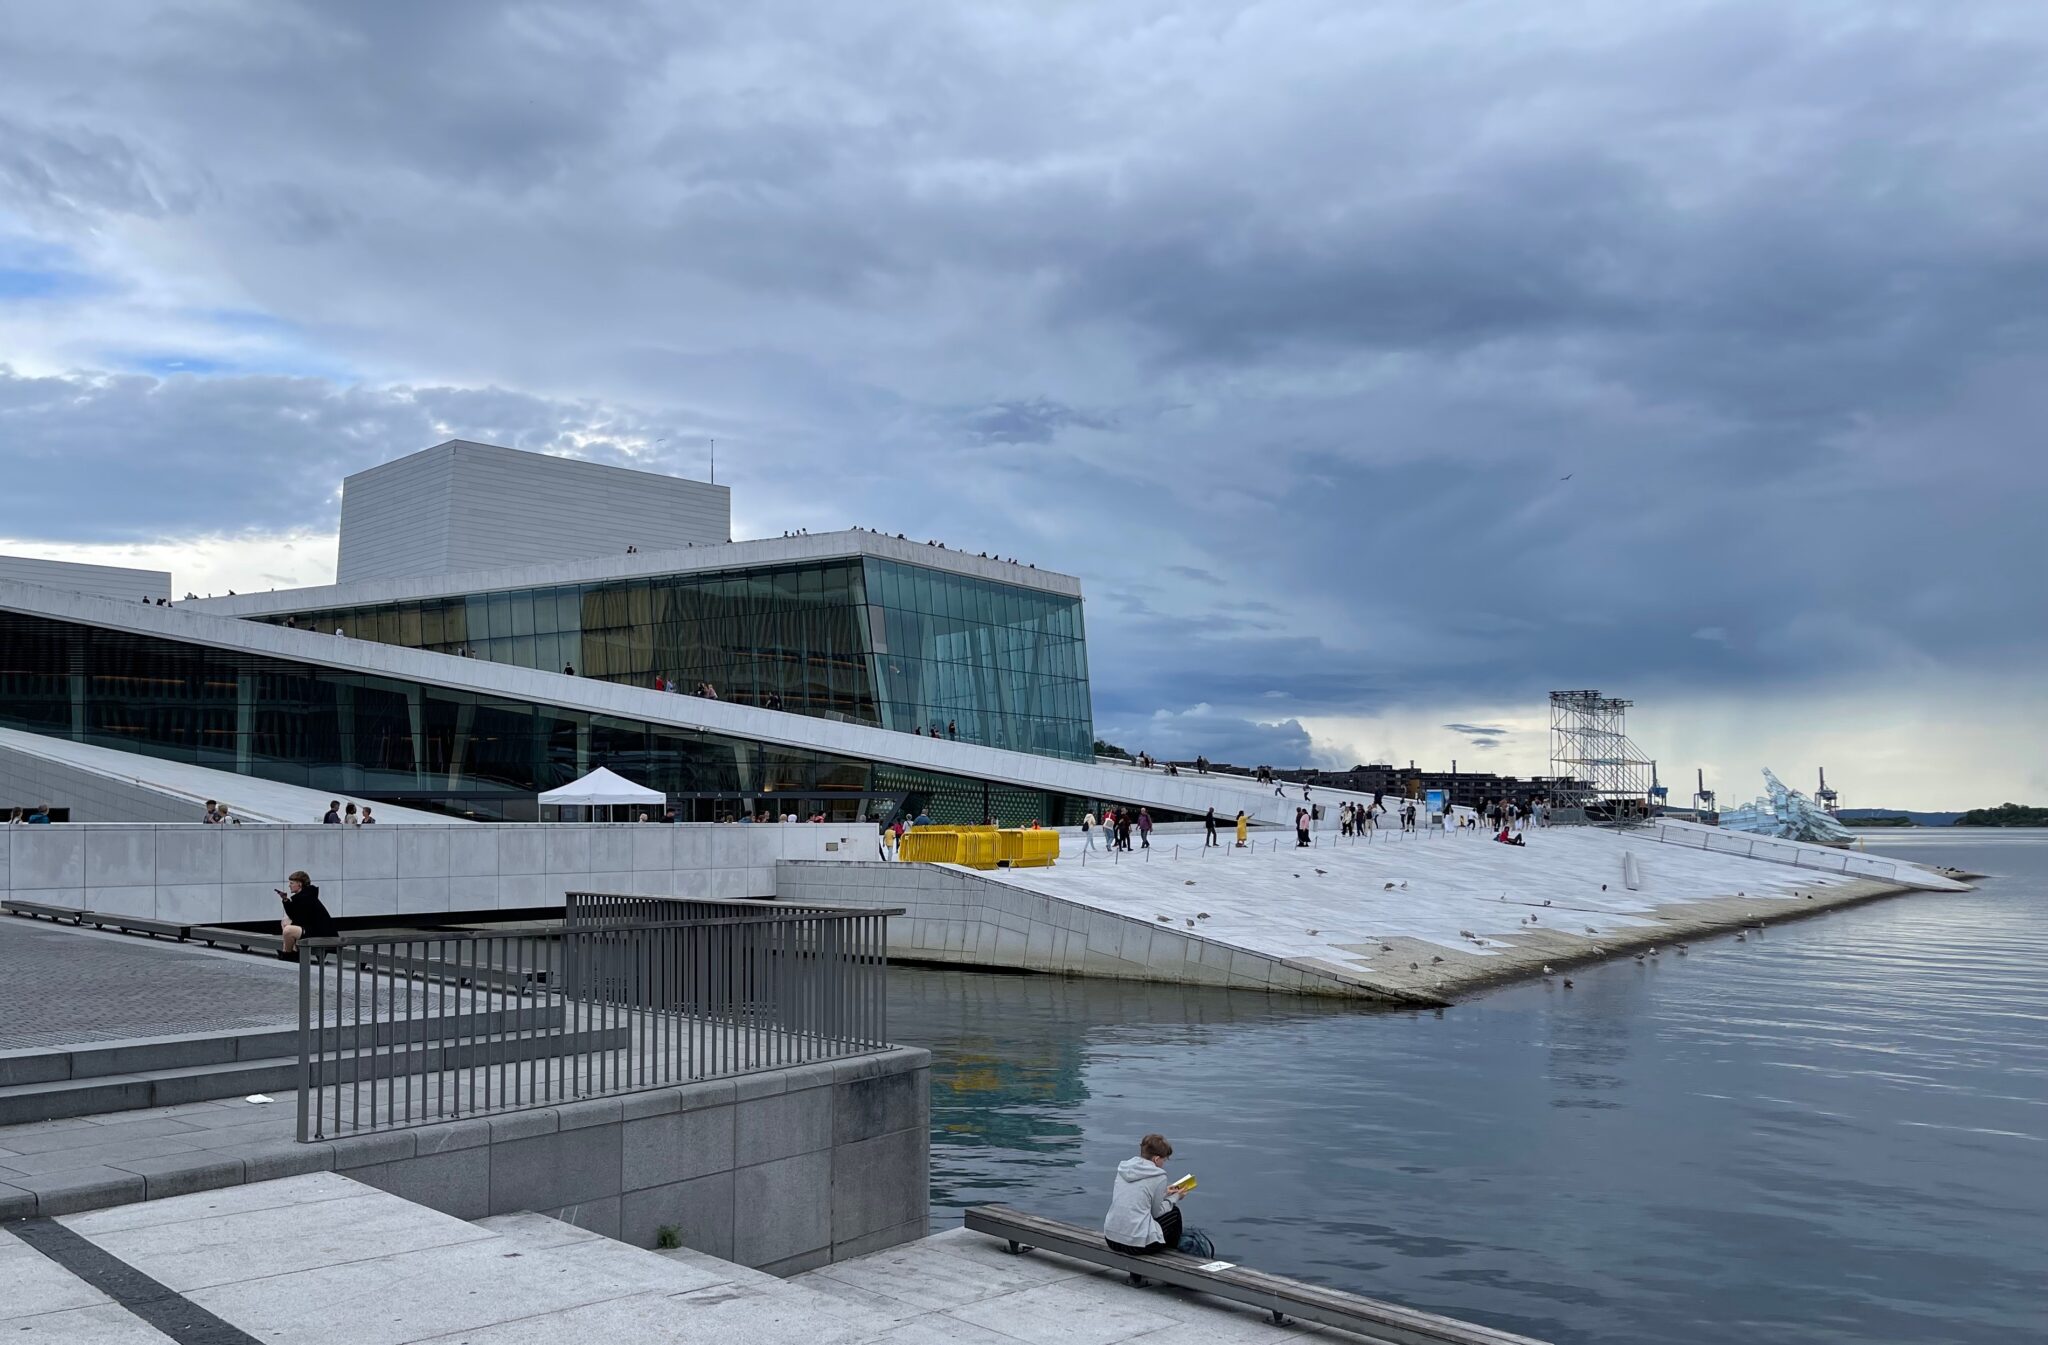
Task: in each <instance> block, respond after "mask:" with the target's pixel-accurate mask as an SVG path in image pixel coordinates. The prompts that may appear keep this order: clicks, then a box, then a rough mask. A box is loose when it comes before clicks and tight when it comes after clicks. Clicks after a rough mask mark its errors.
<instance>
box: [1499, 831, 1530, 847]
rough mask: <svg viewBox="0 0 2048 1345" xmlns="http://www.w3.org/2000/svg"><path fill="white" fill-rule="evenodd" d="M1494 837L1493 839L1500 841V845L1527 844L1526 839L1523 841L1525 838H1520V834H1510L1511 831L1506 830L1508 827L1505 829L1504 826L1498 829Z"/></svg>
mask: <svg viewBox="0 0 2048 1345" xmlns="http://www.w3.org/2000/svg"><path fill="white" fill-rule="evenodd" d="M1494 839H1495V840H1497V841H1499V842H1500V843H1501V844H1502V845H1527V844H1528V842H1527V841H1525V840H1523V839H1522V838H1521V837H1520V836H1516V835H1513V834H1511V833H1510V832H1509V831H1508V829H1507V828H1506V827H1502V828H1501V829H1500V834H1499V835H1498V836H1495V837H1494Z"/></svg>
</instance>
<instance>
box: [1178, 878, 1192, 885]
mask: <svg viewBox="0 0 2048 1345" xmlns="http://www.w3.org/2000/svg"><path fill="white" fill-rule="evenodd" d="M1180 885H1181V886H1182V887H1193V886H1194V885H1195V880H1194V879H1192V878H1183V879H1181V880H1180Z"/></svg>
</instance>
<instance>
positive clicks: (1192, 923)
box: [1188, 920, 1195, 929]
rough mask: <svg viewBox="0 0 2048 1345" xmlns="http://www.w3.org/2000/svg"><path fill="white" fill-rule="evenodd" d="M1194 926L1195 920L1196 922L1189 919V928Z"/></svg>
mask: <svg viewBox="0 0 2048 1345" xmlns="http://www.w3.org/2000/svg"><path fill="white" fill-rule="evenodd" d="M1194 927H1195V922H1194V921H1193V920H1189V921H1188V928H1189V929H1193V928H1194Z"/></svg>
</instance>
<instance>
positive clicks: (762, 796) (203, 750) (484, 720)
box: [0, 612, 1084, 825]
mask: <svg viewBox="0 0 2048 1345" xmlns="http://www.w3.org/2000/svg"><path fill="white" fill-rule="evenodd" d="M486 638H497V637H495V636H491V637H486ZM509 638H512V639H514V640H517V639H519V638H522V637H519V636H516V635H515V636H511V637H509ZM0 725H5V726H7V727H9V728H17V729H24V730H27V731H30V732H35V733H42V734H47V735H50V736H53V737H62V738H69V739H73V740H75V741H79V742H87V743H93V744H97V745H100V746H105V747H112V748H117V749H120V750H122V751H128V752H138V753H142V754H144V755H148V756H155V757H163V758H168V759H171V760H175V761H186V762H192V763H194V764H197V765H201V766H210V767H214V768H216V769H219V770H227V771H234V772H237V773H239V774H243V775H252V776H259V777H262V778H265V779H272V780H280V781H284V782H286V783H289V784H295V785H304V786H308V787H310V788H313V789H317V790H320V791H322V792H331V793H334V794H348V795H352V796H354V797H357V798H370V799H375V800H381V801H387V802H395V803H402V804H405V805H407V806H410V807H418V808H427V809H434V810H439V811H444V812H448V813H452V814H454V815H456V816H475V817H479V818H531V817H533V816H535V815H536V813H537V808H536V805H535V801H534V797H533V796H534V795H535V794H536V793H538V792H539V791H541V790H545V789H552V788H554V787H555V786H557V785H561V784H566V783H567V782H568V781H570V780H572V779H575V778H577V777H578V776H580V775H583V774H584V773H586V772H587V771H589V770H591V769H592V768H594V767H597V766H609V767H611V768H612V769H613V770H615V771H618V772H619V773H620V774H622V775H625V776H627V777H628V778H630V779H632V780H635V781H638V782H640V783H642V784H645V785H648V786H650V787H651V788H655V789H659V790H662V791H664V792H665V793H667V794H668V795H669V796H670V798H671V799H672V800H673V801H674V803H675V805H676V812H677V815H678V817H680V818H681V819H683V820H685V821H693V820H694V821H714V820H717V819H718V818H719V817H721V816H735V815H739V814H742V813H745V812H747V811H750V810H756V811H764V812H770V813H775V814H781V813H790V812H794V813H796V814H797V815H798V816H802V817H809V816H811V815H813V814H815V813H819V812H823V813H825V814H826V815H827V816H829V817H832V818H834V819H849V818H857V817H868V818H875V819H877V820H886V819H889V818H891V817H894V816H895V815H896V813H897V811H898V810H899V809H901V810H904V811H907V812H908V813H909V814H911V815H915V814H916V813H918V812H920V811H927V812H929V813H930V814H931V816H932V817H933V819H934V820H935V821H940V822H955V823H963V822H968V823H971V822H979V821H981V820H982V818H983V816H985V815H993V816H994V817H995V818H996V819H997V820H998V821H1000V822H1005V823H1008V824H1012V825H1015V824H1020V823H1025V822H1029V821H1031V820H1032V819H1034V818H1035V819H1038V820H1040V821H1042V822H1044V823H1046V824H1047V825H1057V824H1059V823H1060V822H1061V821H1063V820H1064V821H1073V820H1076V819H1078V818H1079V817H1080V815H1081V812H1082V810H1083V807H1084V803H1083V801H1081V800H1075V799H1068V798H1065V797H1062V796H1057V795H1051V794H1047V793H1045V792H1042V791H1036V790H1028V789H1019V788H1015V787H1013V786H1008V785H1000V784H991V783H985V782H983V781H980V780H974V779H968V778H965V777H960V776H952V775H944V774H938V773H933V772H927V771H915V770H907V769H904V768H901V767H891V766H877V765H874V764H872V763H868V762H864V761H858V760H852V759H848V758H845V757H838V756H832V755H828V754H825V753H820V752H806V751H799V750H792V749H788V748H782V747H773V746H768V745H765V744H762V743H757V742H752V741H749V740H746V739H740V738H730V737H723V736H720V735H716V734H709V733H700V732H695V731H692V730H688V729H679V728H673V727H669V726H666V725H659V724H649V723H646V722H644V721H639V720H631V719H622V718H616V717H611V716H606V715H597V714H591V713H588V712H585V711H579V710H570V709H565V708H558V707H551V706H546V705H532V704H527V703H524V702H519V701H509V700H505V699H502V698H498V697H493V696H489V695H483V694H477V693H472V692H463V691H455V690H449V689H447V688H443V687H435V686H426V685H423V684H420V683H416V682H407V681H403V680H399V679H394V678H389V677H381V676H375V675H371V674H364V673H353V672H345V671H341V670H336V669H331V668H323V667H320V666H318V665H314V664H302V663H295V662H292V661H290V660H286V659H279V658H273V657H269V656H265V655H255V654H243V653H237V652H233V651H228V650H218V649H211V648H207V647H204V646H200V645H193V644H186V643H182V642H180V641H176V640H170V639H165V638H161V637H157V636H150V635H142V634H136V633H131V632H125V631H109V630H103V629H99V628H97V627H91V626H83V625H76V624H73V623H69V622H64V621H57V620H52V619H49V618H44V617H37V616H27V615H22V614H18V613H10V612H0ZM229 802H230V803H232V800H229Z"/></svg>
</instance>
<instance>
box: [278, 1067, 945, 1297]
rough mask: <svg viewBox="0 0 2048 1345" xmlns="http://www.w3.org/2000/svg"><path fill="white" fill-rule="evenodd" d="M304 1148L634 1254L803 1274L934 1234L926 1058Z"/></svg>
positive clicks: (372, 1175)
mask: <svg viewBox="0 0 2048 1345" xmlns="http://www.w3.org/2000/svg"><path fill="white" fill-rule="evenodd" d="M294 1148H295V1149H297V1150H325V1151H327V1152H331V1154H332V1155H333V1157H332V1160H331V1162H332V1166H333V1167H334V1169H335V1170H336V1171H340V1172H345V1173H346V1174H347V1175H348V1176H350V1177H353V1178H355V1179H356V1180H357V1181H361V1182H366V1183H368V1184H370V1185H372V1186H376V1187H379V1188H381V1189H383V1190H386V1191H389V1192H391V1193H392V1194H394V1195H398V1196H402V1197H404V1198H405V1199H407V1200H411V1201H414V1202H416V1203H418V1204H422V1205H427V1206H431V1207H432V1208H434V1209H437V1210H441V1211H443V1212H445V1213H448V1214H452V1215H454V1216H456V1217H457V1218H461V1219H479V1218H483V1217H484V1216H486V1215H491V1214H508V1213H512V1212H514V1211H518V1210H535V1211H538V1212H540V1213H543V1214H548V1215H551V1216H553V1217H554V1218H557V1219H562V1220H564V1221H566V1222H569V1223H573V1224H576V1225H578V1226H579V1227H582V1228H588V1229H590V1230H591V1231H592V1232H595V1233H601V1234H603V1235H604V1236H606V1237H611V1238H617V1239H619V1240H620V1241H623V1242H629V1243H632V1244H633V1245H635V1246H639V1247H652V1246H654V1245H655V1241H656V1239H657V1237H658V1236H659V1234H660V1231H661V1229H662V1228H664V1227H673V1228H674V1229H675V1230H676V1231H677V1234H678V1236H679V1237H680V1239H681V1241H682V1244H683V1245H684V1246H686V1247H691V1248H694V1249H696V1250H698V1251H701V1252H706V1253H709V1254H710V1255H712V1256H716V1257H720V1258H722V1259H724V1260H728V1261H736V1262H738V1263H739V1264H741V1265H746V1266H752V1267H754V1268H755V1269H758V1270H766V1271H769V1272H772V1273H774V1274H779V1275H794V1274H796V1273H798V1272H800V1271H804V1270H810V1269H812V1268H814V1267H817V1266H822V1265H826V1264H828V1263H830V1262H833V1261H841V1260H845V1259H847V1258H849V1257H855V1256H864V1255H866V1254H867V1253H869V1252H872V1251H878V1250H880V1249H881V1248H884V1247H892V1246H895V1245H896V1244H898V1243H902V1242H911V1241H914V1240H916V1239H918V1238H921V1237H923V1236H924V1235H925V1232H926V1227H927V1223H928V1220H929V1216H930V1203H931V1196H930V1187H931V1053H930V1052H929V1051H924V1050H919V1049H914V1048H898V1049H896V1050H893V1051H890V1052H887V1053H886V1054H882V1055H875V1056H866V1057H862V1058H859V1059H854V1060H844V1061H836V1062H832V1063H828V1064H818V1065H803V1066H798V1067H795V1068H791V1069H783V1070H775V1071H770V1072H767V1073H762V1074H751V1075H745V1076H743V1077H741V1078H738V1079H721V1080H715V1081H711V1082H706V1083H697V1084H688V1085H685V1086H683V1087H679V1088H668V1089H659V1090H655V1091H652V1092H645V1093H630V1094H627V1095H625V1096H624V1097H614V1098H600V1099H596V1100H592V1101H587V1102H574V1103H567V1104H564V1105H562V1106H559V1107H552V1108H545V1109H541V1110H537V1111H525V1112H515V1113H512V1114H510V1115H505V1116H495V1117H489V1118H485V1119H482V1120H474V1121H457V1122H451V1123H447V1124H444V1125H435V1126H427V1127H423V1128H421V1129H418V1130H410V1131H400V1132H396V1133H393V1134H389V1135H373V1136H365V1137H361V1138H350V1139H343V1140H337V1141H332V1142H328V1143H325V1144H321V1145H298V1146H294ZM304 1161H307V1162H313V1163H316V1164H317V1162H318V1154H317V1153H316V1154H315V1155H313V1156H310V1157H308V1158H307V1159H305V1160H304ZM302 1170H303V1169H302ZM264 1175H266V1176H275V1175H279V1174H277V1173H274V1172H267V1173H265V1174H264ZM247 1180H251V1181H254V1180H257V1178H256V1177H254V1176H250V1177H248V1178H247Z"/></svg>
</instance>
